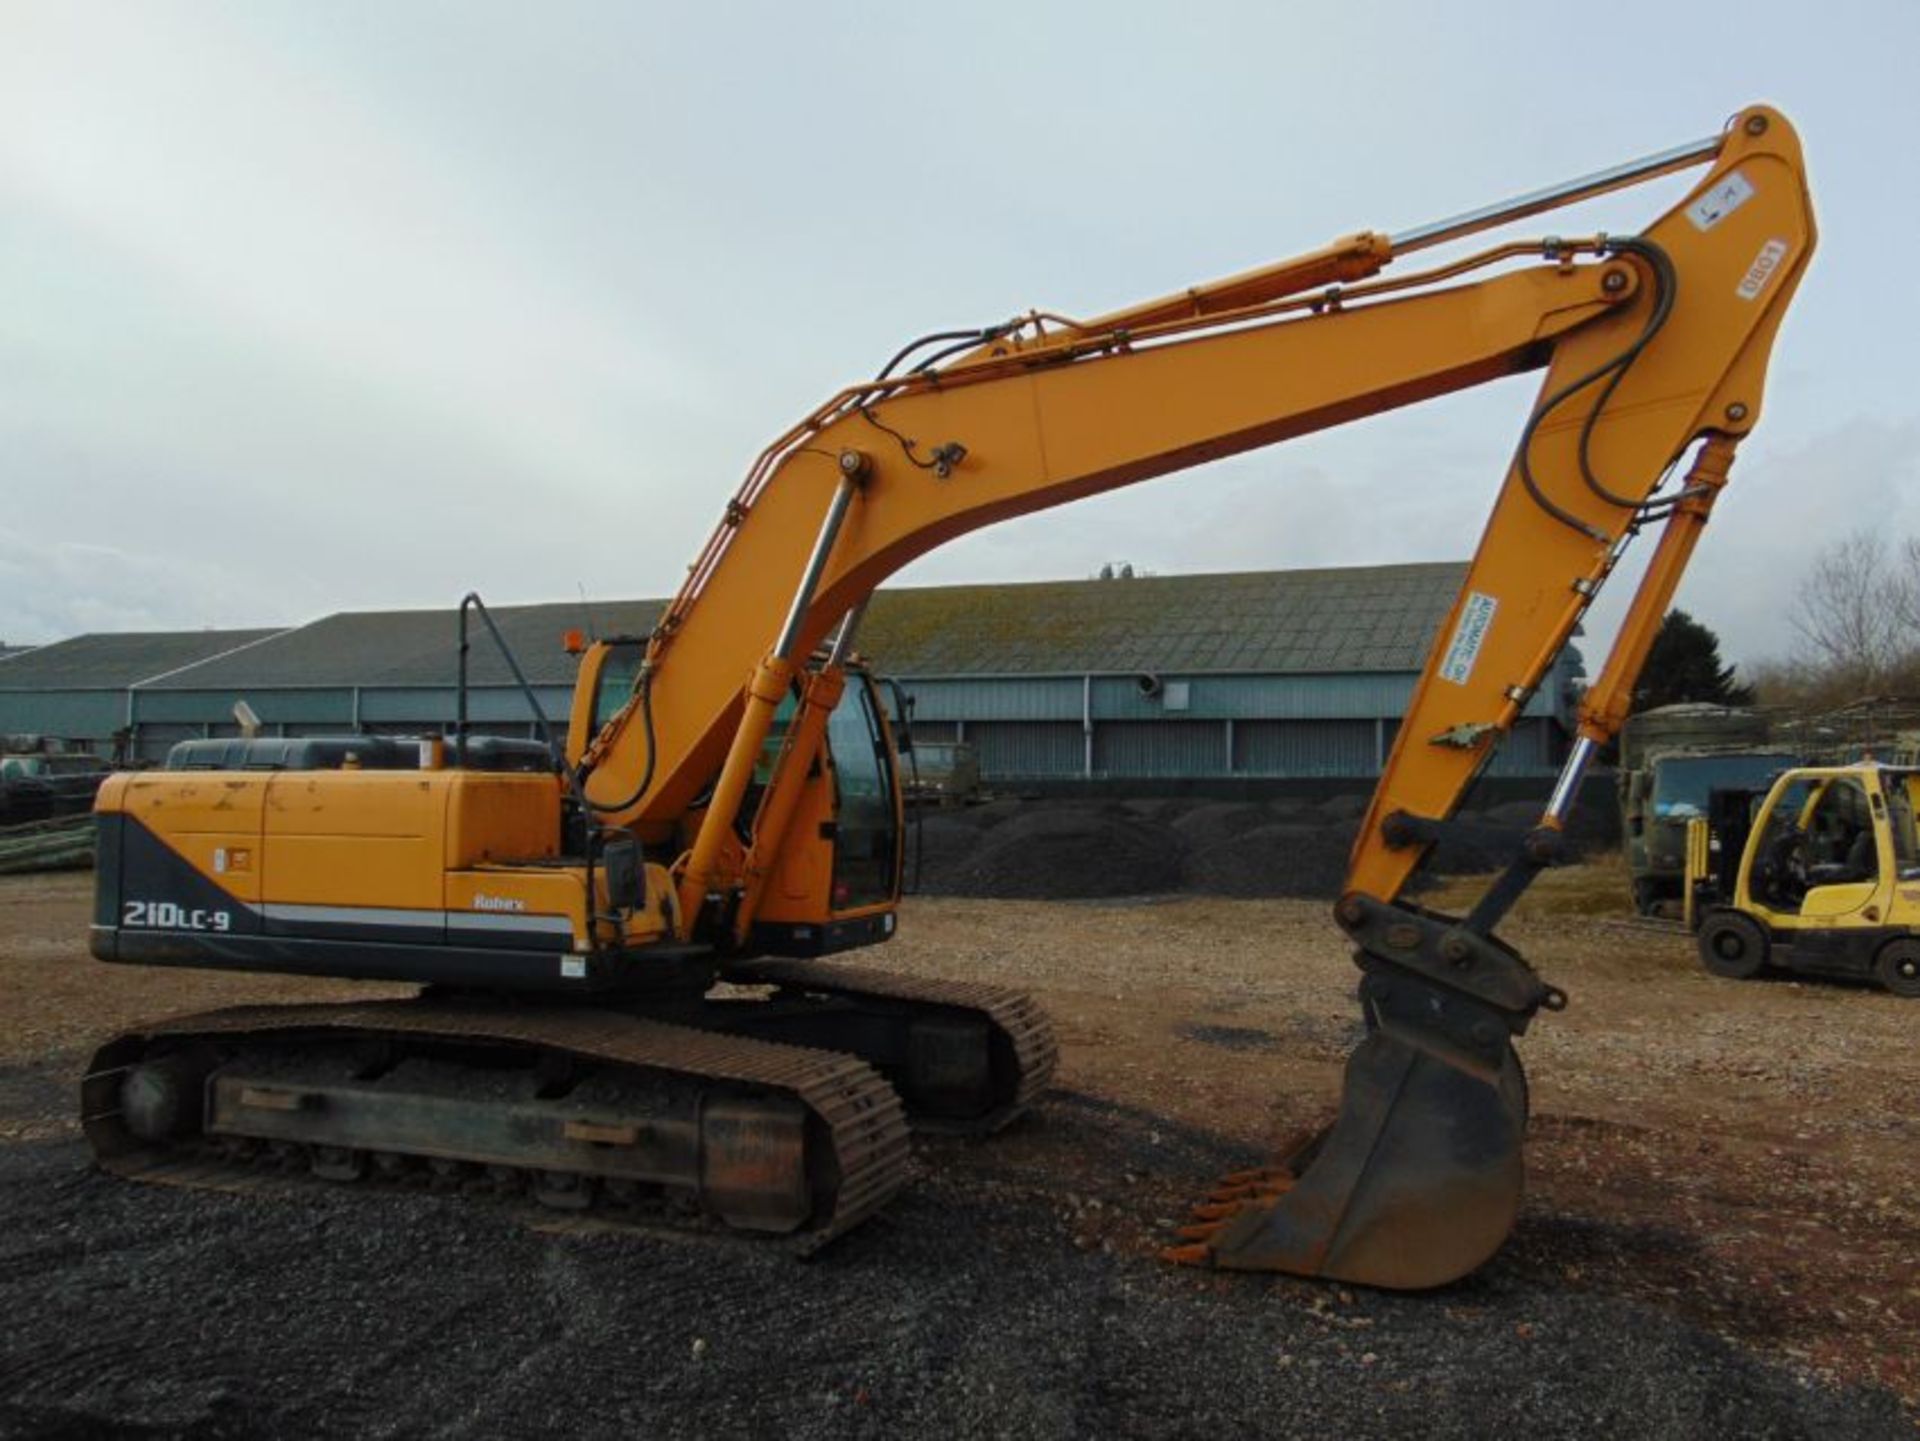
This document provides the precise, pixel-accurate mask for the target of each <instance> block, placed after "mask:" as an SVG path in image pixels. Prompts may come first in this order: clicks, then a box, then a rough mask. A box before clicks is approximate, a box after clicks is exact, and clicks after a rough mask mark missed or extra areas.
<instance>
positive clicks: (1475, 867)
mask: <svg viewBox="0 0 1920 1441" xmlns="http://www.w3.org/2000/svg"><path fill="white" fill-rule="evenodd" d="M1536 816H1537V812H1536ZM1525 839H1526V832H1525V831H1524V830H1523V829H1521V828H1520V827H1518V826H1509V825H1488V824H1486V823H1485V822H1483V821H1478V820H1472V819H1462V820H1457V821H1455V822H1454V823H1453V824H1451V825H1450V826H1448V827H1447V832H1446V835H1445V836H1444V837H1442V839H1441V841H1440V844H1439V845H1437V846H1435V847H1434V848H1433V854H1432V855H1431V856H1430V857H1429V858H1428V860H1427V869H1428V870H1429V871H1430V872H1432V873H1433V874H1434V875H1437V876H1484V875H1488V874H1490V873H1491V872H1493V871H1497V870H1501V869H1503V868H1504V867H1505V866H1506V865H1507V863H1508V862H1509V861H1511V860H1512V859H1513V858H1514V857H1515V856H1517V855H1518V854H1519V853H1520V846H1521V843H1522V842H1523V841H1524V840H1525Z"/></svg>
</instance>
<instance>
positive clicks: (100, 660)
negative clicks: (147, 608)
mask: <svg viewBox="0 0 1920 1441" xmlns="http://www.w3.org/2000/svg"><path fill="white" fill-rule="evenodd" d="M279 633H280V631H279V629H278V628H277V627H276V628H272V629H266V630H169V631H118V632H115V631H108V632H101V633H99V634H96V635H79V636H75V637H73V638H72V639H71V640H61V641H54V642H53V643H52V644H50V645H43V646H35V647H34V648H33V649H32V650H27V651H22V652H20V653H19V654H17V655H10V656H6V657H4V658H0V690H36V691H38V690H95V689H99V690H121V689H124V688H126V687H127V686H131V685H138V684H140V683H141V682H142V681H148V680H153V679H155V678H157V677H160V676H164V675H166V674H168V673H169V672H171V671H176V670H178V669H179V668H180V667H182V666H190V665H193V664H194V663H195V662H197V661H203V660H206V659H207V658H208V657H210V656H217V655H224V654H226V653H227V652H229V651H234V650H239V649H240V648H241V647H244V646H250V645H253V644H255V643H257V642H259V641H263V640H266V639H268V638H269V637H270V636H274V635H278V634H279Z"/></svg>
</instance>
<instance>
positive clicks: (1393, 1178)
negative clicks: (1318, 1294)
mask: <svg viewBox="0 0 1920 1441" xmlns="http://www.w3.org/2000/svg"><path fill="white" fill-rule="evenodd" d="M1414 1040H1417V1038H1414V1039H1409V1038H1408V1037H1407V1036H1406V1035H1405V1034H1404V1033H1400V1034H1395V1033H1390V1032H1389V1031H1388V1030H1387V1029H1384V1028H1382V1029H1374V1030H1372V1031H1370V1032H1369V1034H1368V1035H1367V1037H1366V1039H1365V1040H1363V1041H1362V1042H1361V1043H1360V1045H1359V1047H1358V1049H1356V1050H1355V1051H1354V1053H1353V1056H1352V1058H1351V1059H1350V1060H1349V1061H1348V1062H1347V1072H1346V1085H1345V1089H1344V1092H1343V1094H1342V1097H1341V1102H1340V1114H1339V1116H1338V1117H1337V1118H1336V1119H1335V1120H1334V1122H1333V1124H1332V1125H1331V1126H1329V1127H1328V1128H1327V1129H1326V1130H1324V1131H1322V1132H1320V1133H1319V1134H1318V1135H1317V1136H1315V1137H1313V1138H1312V1139H1311V1140H1309V1141H1308V1142H1307V1143H1306V1144H1305V1145H1304V1146H1301V1147H1300V1148H1298V1149H1297V1150H1295V1151H1293V1152H1292V1153H1291V1154H1290V1155H1288V1156H1286V1157H1284V1158H1283V1159H1282V1160H1281V1161H1280V1162H1279V1163H1278V1164H1276V1165H1274V1166H1271V1167H1268V1168H1265V1169H1263V1170H1260V1171H1253V1172H1240V1173H1237V1174H1235V1175H1232V1176H1229V1177H1227V1178H1226V1179H1225V1182H1224V1184H1223V1185H1222V1187H1221V1188H1220V1189H1219V1190H1218V1191H1216V1192H1215V1195H1214V1199H1213V1201H1212V1202H1210V1203H1208V1204H1204V1205H1202V1206H1201V1207H1199V1208H1198V1209H1197V1211H1196V1213H1195V1224H1193V1225H1190V1226H1188V1227H1186V1228H1184V1229H1183V1230H1182V1231H1181V1233H1180V1234H1181V1235H1182V1237H1183V1238H1185V1239H1186V1240H1187V1241H1188V1242H1189V1244H1187V1245H1184V1246H1178V1247H1175V1248H1173V1249H1172V1250H1170V1251H1169V1252H1168V1253H1167V1256H1168V1259H1170V1260H1174V1261H1180V1262H1184V1263H1187V1264H1190V1265H1201V1266H1217V1267H1220V1268H1222V1269H1225V1270H1232V1271H1287V1272H1291V1273H1293V1274H1294V1275H1299V1276H1322V1277H1326V1278H1328V1279H1330V1280H1336V1281H1348V1282H1353V1283H1356V1284H1359V1285H1363V1286H1379V1287H1384V1288H1386V1289H1389V1290H1398V1291H1410V1290H1421V1289H1424V1288H1427V1287H1431V1286H1442V1285H1445V1284H1446V1283H1448V1282H1449V1281H1454V1280H1457V1279H1458V1278H1460V1277H1461V1276H1464V1275H1466V1274H1467V1273H1468V1272H1470V1271H1472V1270H1474V1269H1475V1268H1476V1267H1478V1266H1479V1265H1480V1264H1481V1263H1482V1262H1484V1261H1486V1260H1487V1259H1488V1258H1489V1257H1490V1256H1492V1255H1493V1253H1494V1252H1495V1251H1496V1250H1498V1249H1499V1247H1500V1244H1501V1242H1502V1241H1504V1240H1505V1239H1506V1236H1507V1232H1508V1231H1509V1230H1511V1229H1512V1226H1513V1220H1514V1217H1515V1215H1516V1214H1517V1213H1518V1211H1519V1208H1520V1195H1521V1190H1522V1188H1523V1183H1524V1173H1523V1168H1522V1165H1521V1159H1520V1143H1521V1138H1522V1136H1523V1135H1524V1134H1525V1131H1526V1125H1527V1090H1526V1079H1525V1076H1524V1075H1523V1073H1522V1072H1521V1069H1520V1058H1519V1057H1518V1056H1517V1055H1515V1054H1514V1050H1513V1047H1512V1045H1511V1044H1509V1043H1506V1042H1504V1041H1503V1042H1501V1043H1500V1046H1499V1052H1500V1054H1501V1057H1502V1059H1501V1060H1500V1061H1499V1062H1498V1063H1497V1064H1495V1065H1492V1066H1488V1065H1485V1064H1472V1063H1469V1064H1465V1065H1463V1064H1462V1061H1463V1060H1465V1059H1466V1058H1464V1057H1461V1056H1459V1055H1458V1054H1457V1053H1451V1054H1443V1053H1442V1050H1444V1048H1442V1050H1436V1049H1434V1048H1429V1047H1426V1046H1421V1045H1418V1044H1416V1043H1414Z"/></svg>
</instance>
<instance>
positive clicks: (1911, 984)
mask: <svg viewBox="0 0 1920 1441" xmlns="http://www.w3.org/2000/svg"><path fill="white" fill-rule="evenodd" d="M1873 974H1874V978H1875V979H1876V980H1878V981H1879V982H1880V984H1881V985H1883V986H1885V987H1886V988H1887V989H1888V990H1890V991H1892V992H1893V993H1894V994H1895V995H1896V996H1908V997H1914V996H1920V940H1916V939H1914V938H1913V937H1911V936H1903V937H1901V938H1899V939H1898V940H1892V941H1888V942H1887V943H1886V944H1885V945H1884V946H1882V947H1881V948H1880V954H1879V955H1877V956H1875V957H1874V958H1873Z"/></svg>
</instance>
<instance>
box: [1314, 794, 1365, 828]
mask: <svg viewBox="0 0 1920 1441" xmlns="http://www.w3.org/2000/svg"><path fill="white" fill-rule="evenodd" d="M1319 811H1320V814H1321V815H1323V816H1325V817H1326V818H1327V819H1328V820H1330V821H1357V820H1359V819H1360V817H1362V816H1363V815H1365V814H1366V813H1367V797H1366V796H1363V795H1356V794H1354V793H1353V792H1351V791H1350V792H1348V793H1347V794H1345V795H1338V796H1328V797H1327V798H1326V799H1325V800H1323V801H1322V802H1320V806H1319Z"/></svg>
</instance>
